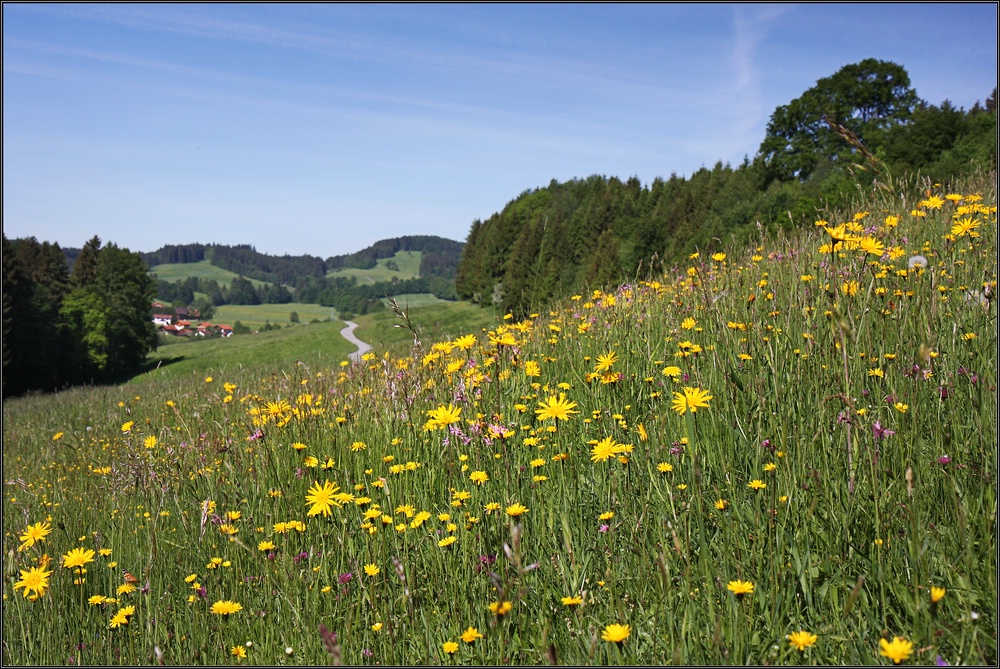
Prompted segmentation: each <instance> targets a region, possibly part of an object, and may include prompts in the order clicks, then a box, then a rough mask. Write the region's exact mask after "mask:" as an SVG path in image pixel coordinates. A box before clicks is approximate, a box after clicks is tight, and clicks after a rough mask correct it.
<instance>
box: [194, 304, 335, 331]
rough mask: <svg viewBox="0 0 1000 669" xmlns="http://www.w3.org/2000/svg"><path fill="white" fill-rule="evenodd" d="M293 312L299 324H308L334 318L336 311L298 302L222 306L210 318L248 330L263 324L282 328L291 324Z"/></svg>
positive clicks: (213, 320) (216, 321)
mask: <svg viewBox="0 0 1000 669" xmlns="http://www.w3.org/2000/svg"><path fill="white" fill-rule="evenodd" d="M293 311H294V312H295V313H297V314H298V315H299V321H300V323H308V322H309V321H311V320H313V319H318V320H321V321H323V320H327V319H329V318H331V317H336V310H334V309H331V308H330V307H323V306H320V305H318V304H302V303H299V302H290V303H288V304H253V305H242V304H224V305H222V306H220V307H216V308H215V315H214V316H212V322H213V323H225V324H226V325H233V324H234V323H235V322H236V321H239V322H241V323H242V324H243V325H246V326H247V327H249V328H250V329H256V328H260V327H263V326H264V324H265V323H271V324H272V325H273V324H277V325H281V326H282V327H284V326H286V325H289V324H290V323H291V321H290V317H291V313H292V312H293Z"/></svg>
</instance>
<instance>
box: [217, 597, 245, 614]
mask: <svg viewBox="0 0 1000 669" xmlns="http://www.w3.org/2000/svg"><path fill="white" fill-rule="evenodd" d="M242 610H243V605H242V604H239V603H238V602H231V601H229V600H220V601H218V602H216V603H214V604H212V609H211V611H212V613H214V614H216V615H220V616H228V615H232V614H234V613H239V612H240V611H242Z"/></svg>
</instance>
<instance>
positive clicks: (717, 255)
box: [712, 253, 726, 262]
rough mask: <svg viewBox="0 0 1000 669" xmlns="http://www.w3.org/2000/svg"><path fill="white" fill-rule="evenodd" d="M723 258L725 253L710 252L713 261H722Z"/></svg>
mask: <svg viewBox="0 0 1000 669" xmlns="http://www.w3.org/2000/svg"><path fill="white" fill-rule="evenodd" d="M725 259H726V254H725V253H713V254H712V260H714V261H715V262H722V261H723V260H725Z"/></svg>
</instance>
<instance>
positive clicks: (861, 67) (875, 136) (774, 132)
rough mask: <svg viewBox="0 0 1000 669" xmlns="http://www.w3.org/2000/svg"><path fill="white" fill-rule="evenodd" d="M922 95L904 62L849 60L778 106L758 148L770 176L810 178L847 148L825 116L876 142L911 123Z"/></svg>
mask: <svg viewBox="0 0 1000 669" xmlns="http://www.w3.org/2000/svg"><path fill="white" fill-rule="evenodd" d="M918 101H919V99H918V98H917V93H916V91H915V90H914V89H913V88H911V87H910V76H909V74H907V72H906V70H905V69H904V68H903V67H902V66H900V65H897V64H896V63H892V62H888V61H882V60H876V59H874V58H868V59H865V60H863V61H861V62H860V63H855V64H852V65H846V66H844V67H843V68H841V69H840V70H838V71H837V72H836V73H835V74H833V75H832V76H829V77H824V78H823V79H820V80H819V81H817V82H816V85H815V86H813V87H812V88H810V89H809V90H807V91H806V92H805V93H803V94H802V95H801V96H800V97H798V98H796V99H794V100H792V101H791V102H789V103H788V104H787V105H782V106H780V107H778V108H777V109H775V110H774V113H773V114H772V115H771V120H770V122H769V123H768V124H767V132H766V135H765V137H764V141H763V142H762V143H761V145H760V150H759V156H760V157H761V158H762V160H763V162H764V165H765V168H766V176H767V177H768V178H770V179H778V180H782V181H788V180H791V179H799V180H805V179H808V178H809V177H810V176H811V175H812V174H813V172H814V171H816V169H817V166H818V165H819V164H820V163H821V162H823V161H836V160H837V159H838V158H839V157H840V156H841V155H843V154H845V153H847V152H848V150H849V148H848V147H847V146H846V145H845V144H844V142H843V141H842V140H841V139H840V138H839V137H838V136H837V135H836V133H834V132H833V131H832V130H830V128H829V126H828V124H827V123H826V122H825V121H824V118H827V119H829V120H830V121H832V122H833V123H835V124H837V125H841V126H843V127H845V128H847V129H848V130H850V131H851V132H853V133H854V134H855V135H856V136H857V137H858V139H860V140H861V142H862V143H863V144H866V145H874V144H877V143H880V142H881V141H882V139H883V138H884V137H885V136H886V133H888V132H889V131H890V130H891V129H892V128H894V127H897V126H899V125H902V124H904V123H906V122H907V121H908V120H909V119H910V116H911V115H912V113H913V110H914V108H915V107H916V105H917V103H918Z"/></svg>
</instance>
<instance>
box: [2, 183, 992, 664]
mask: <svg viewBox="0 0 1000 669" xmlns="http://www.w3.org/2000/svg"><path fill="white" fill-rule="evenodd" d="M996 266H997V246H996V176H995V174H991V175H985V176H984V177H983V178H982V179H980V180H979V181H975V182H970V183H963V184H957V185H954V186H952V187H951V188H949V189H945V188H941V187H932V186H930V185H928V190H927V192H926V195H925V197H924V198H923V199H921V200H920V201H919V202H901V201H899V200H897V199H896V198H894V197H892V196H891V195H889V194H887V193H885V192H880V193H877V194H876V195H874V196H872V197H867V198H866V199H864V200H862V201H860V202H859V203H858V204H857V206H855V207H853V208H851V209H849V210H844V211H827V212H822V213H820V214H818V216H817V221H816V225H815V226H812V227H811V228H809V229H805V230H801V231H799V232H796V233H795V234H794V235H793V236H787V237H786V236H781V237H773V238H767V237H762V238H761V239H760V240H759V242H758V243H757V244H756V245H755V246H753V247H751V248H748V249H738V248H733V249H726V251H725V252H719V253H714V254H711V255H708V254H702V253H696V254H692V255H691V256H690V257H688V258H687V259H686V260H685V261H683V262H679V263H678V266H677V267H676V269H674V270H672V271H670V272H669V273H667V274H662V275H655V276H647V277H644V278H642V279H641V280H639V279H637V280H635V281H633V282H631V283H627V284H623V285H620V286H607V287H604V288H602V289H600V290H594V291H592V292H588V293H587V294H581V295H576V296H573V297H572V298H570V299H567V300H565V301H562V302H559V303H556V304H552V305H550V306H549V307H548V308H546V309H545V310H544V312H542V313H540V314H538V315H536V316H532V318H531V319H529V320H525V321H521V322H514V320H513V319H503V318H501V319H500V320H499V321H497V320H495V315H494V314H493V313H492V312H490V311H483V310H479V309H478V308H477V307H475V306H473V305H471V304H465V303H444V304H433V305H428V306H416V305H413V304H411V306H410V309H409V311H408V316H409V318H410V323H411V324H412V325H413V327H415V328H416V330H417V335H418V337H417V339H419V341H420V344H419V346H413V345H412V342H413V339H414V338H413V337H412V336H411V335H412V333H411V332H410V331H409V330H407V329H406V328H394V327H392V326H393V325H398V324H405V321H404V320H403V319H399V318H397V317H396V315H395V314H394V313H393V312H392V311H390V310H386V312H385V313H378V314H368V315H366V316H362V317H359V318H358V319H357V320H358V322H359V328H358V330H357V331H356V334H357V336H358V337H360V338H361V339H363V340H365V341H369V342H371V343H373V344H375V345H376V349H375V350H374V351H372V352H370V353H369V354H366V355H365V356H364V357H363V359H362V361H361V362H359V363H357V364H349V363H348V362H347V360H346V359H345V358H346V354H347V353H348V352H349V351H351V350H353V347H352V346H350V345H348V344H347V343H346V342H344V341H343V340H342V339H340V338H339V328H340V323H336V322H325V323H316V324H309V325H300V326H296V327H293V328H285V329H282V330H280V331H272V332H267V333H261V334H260V335H253V336H249V335H246V336H243V337H242V339H244V340H250V341H253V342H254V345H255V346H257V345H258V342H259V349H256V350H254V351H253V352H252V354H251V355H250V356H249V357H248V356H247V350H246V349H244V350H243V351H242V353H240V354H239V357H238V358H234V359H233V360H232V361H227V360H225V359H223V358H222V357H219V358H217V359H216V361H215V362H213V363H212V365H211V367H210V369H209V370H208V371H205V368H204V367H200V368H194V367H189V368H184V367H181V365H183V364H184V362H185V361H184V360H180V361H176V362H173V363H171V364H169V365H165V366H163V367H161V369H160V370H156V371H153V372H151V373H148V374H147V375H145V377H142V378H137V379H135V380H133V381H132V382H131V383H128V384H124V385H122V386H117V387H103V388H90V389H76V390H72V391H68V392H66V393H60V394H57V395H54V396H32V397H26V398H22V399H17V400H13V401H9V402H5V403H4V407H3V418H4V423H3V436H4V449H3V466H4V480H5V483H6V485H5V487H4V504H3V522H4V533H5V536H4V547H3V548H4V552H5V555H6V556H7V557H6V558H5V568H6V570H5V581H4V598H5V601H4V616H3V621H2V625H3V634H4V639H5V644H4V648H3V653H4V656H3V659H4V662H5V663H11V664H50V663H51V664H80V665H82V664H125V665H129V664H133V665H134V664H156V663H158V662H162V663H164V664H205V665H207V664H211V665H231V664H238V663H246V664H304V665H314V664H326V663H343V664H348V665H375V664H382V665H413V664H435V665H453V664H473V665H490V666H495V665H502V664H509V665H522V664H523V665H539V664H550V663H551V664H555V663H559V664H567V665H592V664H616V665H617V664H625V665H666V664H682V665H708V664H727V665H728V664H754V665H762V664H768V665H786V664H833V665H889V664H897V663H903V662H905V663H907V664H918V665H940V664H942V663H945V662H946V663H948V664H950V665H959V664H973V665H982V664H995V663H996V662H997V617H996V603H997V576H996V574H997V544H996V509H997V501H996V490H997V485H996V474H997V454H996V444H997V433H996V421H997V398H996V383H997V378H996V350H997V335H996V302H995V299H994V297H995V294H996ZM282 306H283V307H285V308H287V306H288V305H282ZM473 312H475V313H473ZM300 316H302V318H303V320H308V319H307V318H306V317H305V315H304V314H302V313H301V312H300ZM476 316H478V317H479V319H480V320H478V321H477V320H475V317H476ZM284 320H287V314H286V315H285V319H284ZM283 322H284V321H283ZM300 337H301V341H300V340H299V339H297V338H300ZM233 339H234V340H236V339H240V338H239V337H234V338H233ZM337 339H340V341H341V342H342V343H343V344H344V346H345V347H346V348H345V349H344V350H343V352H342V353H338V352H336V351H334V350H333V349H332V348H326V346H327V344H329V343H332V342H334V341H336V340H337ZM217 343H218V344H221V345H225V344H229V343H241V342H237V341H220V342H214V341H213V342H203V343H199V344H190V345H189V346H190V347H192V348H195V347H201V346H206V345H215V344H217ZM182 346H184V345H183V344H179V345H178V348H177V349H176V352H174V351H173V350H164V349H167V348H168V347H164V349H161V353H162V354H163V355H164V356H166V357H182V356H183V353H182V352H181V350H180V349H181V347H182ZM170 348H172V347H170ZM220 350H221V349H220ZM231 350H234V351H235V350H236V349H231ZM300 353H301V355H300ZM158 355H159V353H158ZM220 356H221V354H220ZM248 360H253V362H248ZM175 371H176V373H175ZM123 570H128V571H129V572H130V573H131V574H133V575H134V577H135V582H134V583H127V582H126V581H125V578H124V576H123V573H124V572H123ZM40 628H44V630H45V633H44V634H40V633H39V629H40Z"/></svg>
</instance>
